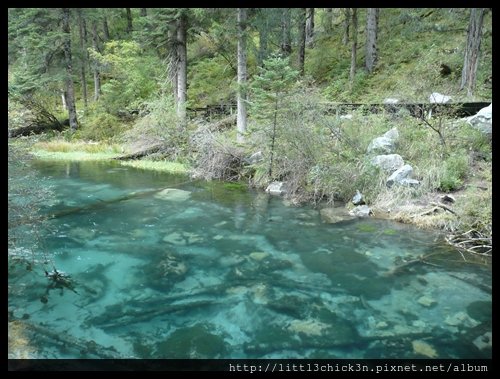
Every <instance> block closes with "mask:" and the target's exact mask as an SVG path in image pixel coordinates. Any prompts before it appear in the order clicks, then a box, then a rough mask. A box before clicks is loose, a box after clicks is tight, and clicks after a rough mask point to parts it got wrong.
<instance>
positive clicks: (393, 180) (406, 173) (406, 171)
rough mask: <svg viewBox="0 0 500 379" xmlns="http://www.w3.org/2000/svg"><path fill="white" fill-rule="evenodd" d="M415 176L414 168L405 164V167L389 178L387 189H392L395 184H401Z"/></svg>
mask: <svg viewBox="0 0 500 379" xmlns="http://www.w3.org/2000/svg"><path fill="white" fill-rule="evenodd" d="M412 174H413V167H411V166H410V165H409V164H405V165H404V166H403V167H400V168H398V169H397V170H396V171H395V172H393V173H392V175H391V176H389V177H388V178H387V181H386V185H387V187H389V188H390V187H392V186H393V185H394V184H401V181H402V180H403V179H410V178H411V176H412Z"/></svg>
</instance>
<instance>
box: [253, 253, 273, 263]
mask: <svg viewBox="0 0 500 379" xmlns="http://www.w3.org/2000/svg"><path fill="white" fill-rule="evenodd" d="M268 256H269V253H264V252H253V253H250V258H252V259H253V260H255V261H261V260H263V259H264V258H267V257H268Z"/></svg>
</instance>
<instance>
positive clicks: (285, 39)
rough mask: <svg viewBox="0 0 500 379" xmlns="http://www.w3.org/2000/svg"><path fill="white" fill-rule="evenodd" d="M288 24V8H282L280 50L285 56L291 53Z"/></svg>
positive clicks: (289, 19)
mask: <svg viewBox="0 0 500 379" xmlns="http://www.w3.org/2000/svg"><path fill="white" fill-rule="evenodd" d="M290 24H291V16H290V8H283V11H282V13H281V52H282V53H283V55H284V56H286V57H287V56H289V55H290V54H291V53H292V37H291V34H290V33H291V31H290Z"/></svg>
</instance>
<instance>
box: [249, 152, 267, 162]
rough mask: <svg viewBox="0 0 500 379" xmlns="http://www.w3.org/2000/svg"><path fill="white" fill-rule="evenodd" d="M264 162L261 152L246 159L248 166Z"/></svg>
mask: <svg viewBox="0 0 500 379" xmlns="http://www.w3.org/2000/svg"><path fill="white" fill-rule="evenodd" d="M263 160H264V155H263V154H262V151H257V152H256V153H253V154H252V155H250V157H248V158H247V159H246V163H248V164H256V163H259V162H262V161H263Z"/></svg>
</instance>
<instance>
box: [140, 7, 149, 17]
mask: <svg viewBox="0 0 500 379" xmlns="http://www.w3.org/2000/svg"><path fill="white" fill-rule="evenodd" d="M147 16H148V11H147V9H146V8H141V17H147Z"/></svg>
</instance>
